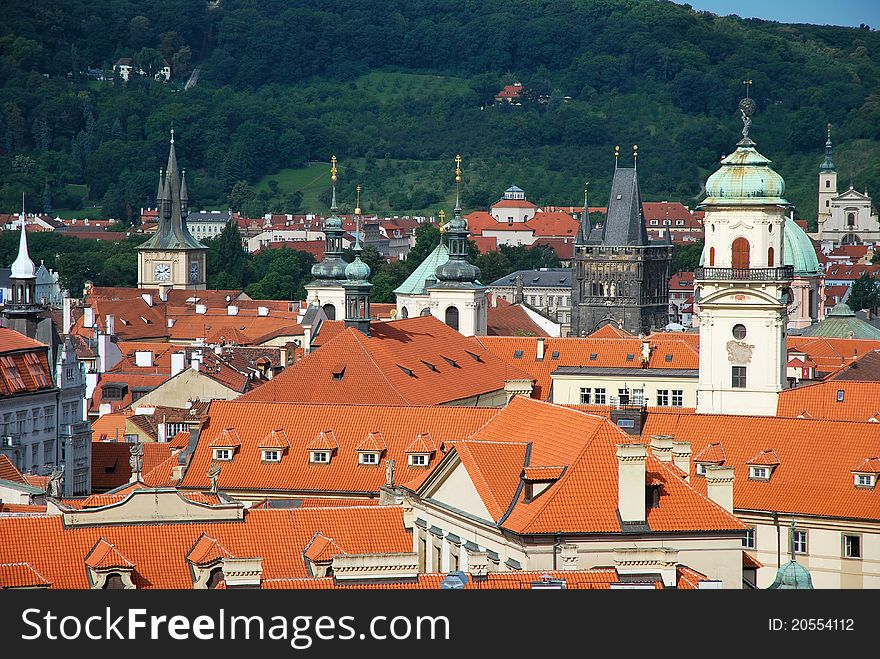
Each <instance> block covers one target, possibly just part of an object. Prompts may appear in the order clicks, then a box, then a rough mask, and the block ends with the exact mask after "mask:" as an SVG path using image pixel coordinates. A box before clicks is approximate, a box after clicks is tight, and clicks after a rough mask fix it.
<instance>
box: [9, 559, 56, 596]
mask: <svg viewBox="0 0 880 659" xmlns="http://www.w3.org/2000/svg"><path fill="white" fill-rule="evenodd" d="M48 585H49V582H48V581H46V579H45V577H43V576H42V575H41V574H40V573H39V572H37V571H36V570H35V569H34V568H33V567H32V566H31V564H30V563H0V590H3V589H5V588H41V587H44V586H48Z"/></svg>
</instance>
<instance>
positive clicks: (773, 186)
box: [695, 97, 793, 416]
mask: <svg viewBox="0 0 880 659" xmlns="http://www.w3.org/2000/svg"><path fill="white" fill-rule="evenodd" d="M739 108H740V111H741V113H742V118H743V124H744V127H743V139H742V140H740V141H739V142H738V143H737V149H736V151H735V152H734V153H732V154H731V155H729V156H727V157H726V158H724V160H722V161H721V168H720V169H719V170H718V171H717V172H715V173H714V174H713V175H712V176H710V177H709V180H708V181H707V182H706V193H707V197H706V199H705V200H704V201H703V202H702V204H701V206H702V208H704V209H705V211H706V216H705V219H704V220H703V223H704V231H705V236H706V244H705V248H704V251H703V259H702V262H701V266H700V267H699V268H697V271H696V274H695V280H696V284H697V287H698V291H699V308H700V312H699V321H700V381H699V388H698V393H697V412H698V413H706V414H750V415H761V416H774V415H775V414H776V405H777V399H778V394H779V392H780V391H781V390H782V389H783V388H784V387H785V386H786V367H785V361H786V360H785V357H786V336H785V327H786V323H787V313H788V312H787V306H788V302H789V298H790V297H791V290H790V288H789V286H790V284H791V279H792V277H793V268H792V266H786V265H783V264H784V260H783V250H784V248H785V246H784V244H783V243H784V239H783V236H784V223H785V212H786V209H787V208H788V207H789V206H790V204H789V203H788V202H787V201H786V200H785V199H784V198H783V196H782V195H783V194H784V192H785V182H784V181H783V180H782V177H781V176H780V175H779V174H777V173H776V172H774V171H773V170H772V169H771V168H770V166H769V165H770V161H769V160H768V159H767V158H765V157H764V156H762V155H761V154H760V153H758V152H757V151H756V150H755V143H754V142H753V141H752V140H751V139H749V136H748V134H749V125H750V123H751V119H750V116H751V114H752V113H753V112H754V109H755V103H754V101H753V100H752V99H750V98H748V97H746V98H744V99H743V100H742V101H740V105H739Z"/></svg>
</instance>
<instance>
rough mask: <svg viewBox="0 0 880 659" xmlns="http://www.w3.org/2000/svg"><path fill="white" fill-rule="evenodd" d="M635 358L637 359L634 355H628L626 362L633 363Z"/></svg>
mask: <svg viewBox="0 0 880 659" xmlns="http://www.w3.org/2000/svg"><path fill="white" fill-rule="evenodd" d="M635 358H636V356H635V355H634V354H632V353H630V354H628V355H627V356H626V361H628V362H631V361H633V360H634V359H635Z"/></svg>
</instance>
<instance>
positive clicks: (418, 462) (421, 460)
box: [409, 453, 429, 467]
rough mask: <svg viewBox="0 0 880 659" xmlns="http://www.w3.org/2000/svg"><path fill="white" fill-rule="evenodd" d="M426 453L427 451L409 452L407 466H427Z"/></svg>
mask: <svg viewBox="0 0 880 659" xmlns="http://www.w3.org/2000/svg"><path fill="white" fill-rule="evenodd" d="M428 457H429V456H428V454H427V453H410V454H409V466H410V467H427V466H428Z"/></svg>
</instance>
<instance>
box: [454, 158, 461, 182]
mask: <svg viewBox="0 0 880 659" xmlns="http://www.w3.org/2000/svg"><path fill="white" fill-rule="evenodd" d="M455 182H456V183H461V156H460V155H457V156H455Z"/></svg>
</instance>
